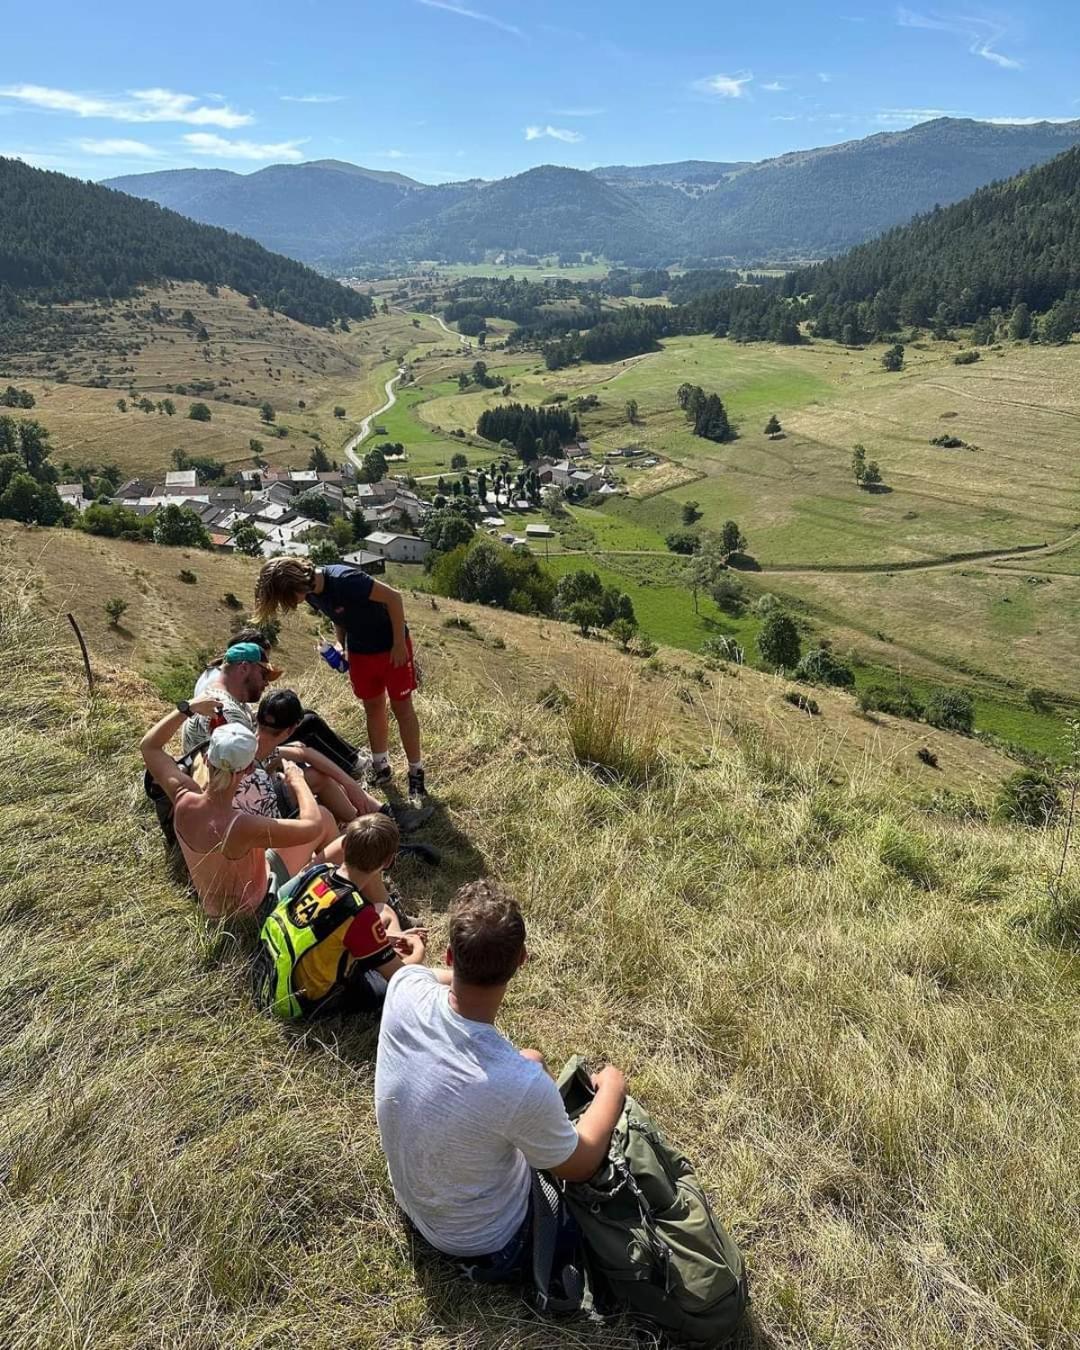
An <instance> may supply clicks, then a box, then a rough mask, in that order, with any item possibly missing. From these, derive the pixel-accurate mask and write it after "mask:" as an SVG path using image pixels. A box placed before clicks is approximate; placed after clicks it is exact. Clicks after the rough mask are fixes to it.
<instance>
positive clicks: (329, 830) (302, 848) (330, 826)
mask: <svg viewBox="0 0 1080 1350" xmlns="http://www.w3.org/2000/svg"><path fill="white" fill-rule="evenodd" d="M319 814H320V816H321V817H322V826H323V827H322V833H321V834H320V835H319V837H318V839H316V840H315V842H314V843H313V844H295V845H294V846H293V847H292V848H279V849H277V850H276V852H277V854H278V856H279V857H280V858H281V860H282V862H283V863H284V864H285V866H286V868H287V869H288V873H289V876H291V877H294V876H296V874H297V872H302V871H303V870H304V868H305V867H307V865H308V864H309V863H310V862H311V861H312V858H313V857H314V859H315V860H316V861H318V862H322V861H323V857H324V854H323V850H324V849H325V848H326V846H327V845H328V844H329V843H330V841H331V840H333V839H336V838H337V833H338V827H337V823H336V822H335V820H334V817H333V816H332V815H331V814H330V812H329V811H328V810H327V809H326V807H325V806H320V807H319Z"/></svg>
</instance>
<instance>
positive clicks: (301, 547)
mask: <svg viewBox="0 0 1080 1350" xmlns="http://www.w3.org/2000/svg"><path fill="white" fill-rule="evenodd" d="M644 454H646V452H643V451H642V450H641V449H640V448H639V447H636V446H635V447H627V448H626V449H623V450H618V451H613V452H610V453H609V454H607V455H606V456H604V460H603V462H600V463H597V462H596V461H595V460H594V459H593V457H592V456H591V454H590V451H589V445H588V442H587V441H579V442H577V443H574V444H572V445H568V446H564V447H563V455H564V458H563V459H560V460H556V459H554V458H553V457H551V456H542V457H541V458H540V459H539V460H537V461H536V463H535V464H534V465H532V466H530V470H529V472H530V474H531V473H535V475H536V479H537V480H539V484H540V486H541V489H542V495H541V497H540V499H539V500H538V499H537V496H536V495H535V494H533V495H531V496H529V495H526V494H525V492H524V491H523V490H520V491H519V490H517V488H516V487H514V486H513V485H511V487H510V488H504V489H499V488H498V487H496V488H494V489H491V488H487V487H486V481H485V475H484V472H483V470H475V471H468V472H464V473H462V474H458V473H454V474H453V477H452V483H453V488H454V489H455V490H456V492H457V493H460V491H461V485H462V483H463V481H465V480H468V482H469V484H470V488H471V490H472V491H473V492H474V493H475V508H474V514H475V515H476V517H477V525H478V528H480V529H482V530H483V531H485V532H486V533H487V534H489V535H491V536H492V537H495V538H498V539H499V540H500V541H501V542H503V543H504V544H506V545H507V546H508V547H511V548H514V549H516V550H519V551H529V550H531V547H532V546H533V545H535V544H537V543H543V542H545V541H547V542H549V543H550V541H552V540H554V539H555V538H556V537H557V536H556V531H555V530H553V529H552V527H551V525H550V524H549V523H547V522H546V521H545V520H544V519H543V518H542V516H541V511H542V510H543V509H550V508H551V507H552V506H555V505H558V504H561V503H562V502H563V501H569V502H575V501H577V502H583V501H586V500H587V499H589V498H597V499H605V498H607V497H611V496H616V495H619V494H621V493H624V492H625V491H626V488H625V486H624V485H623V483H622V481H621V479H620V478H619V476H618V474H617V473H616V471H615V468H614V465H615V464H616V463H625V462H633V463H634V464H635V467H648V466H651V465H654V464H655V463H656V462H657V460H656V459H655V458H654V457H652V456H647V457H646V458H645V459H644V460H643V459H642V458H640V457H641V456H642V455H644ZM397 458H398V460H399V462H400V460H401V459H403V458H404V457H403V456H401V457H397ZM503 463H504V464H505V461H503ZM362 477H363V473H362V471H361V470H358V469H357V467H356V466H355V465H354V464H353V463H352V461H351V460H346V461H345V462H344V463H343V464H342V465H341V466H340V467H335V468H333V469H330V470H326V471H318V470H315V469H292V468H270V467H265V466H264V467H261V468H252V469H243V470H241V471H239V472H237V473H236V474H235V475H234V476H233V478H232V480H231V481H227V480H224V479H221V480H215V481H214V482H205V483H204V482H200V481H199V480H200V473H199V471H198V470H197V469H192V468H188V469H175V470H172V471H170V472H167V473H166V474H165V475H164V481H156V480H152V479H149V478H130V479H128V481H127V482H125V483H122V484H121V485H120V486H119V487H118V488H117V490H116V492H115V494H113V495H112V496H109V497H106V498H103V499H99V502H98V503H97V504H107V505H110V506H122V507H124V508H126V509H127V510H129V511H131V512H133V513H134V514H135V515H137V516H140V517H152V516H154V514H155V513H156V512H158V511H159V510H160V509H161V508H163V507H165V506H170V505H172V506H180V507H183V508H186V509H187V510H189V511H191V512H193V513H194V514H195V515H196V516H197V517H198V518H199V521H200V522H201V523H202V525H203V527H204V528H205V530H206V532H207V534H208V535H209V537H210V541H211V544H212V545H213V547H214V548H215V549H217V550H220V551H222V552H233V551H234V550H235V549H236V548H237V540H236V536H237V533H238V532H239V531H240V530H242V529H243V528H244V527H250V529H251V530H255V531H257V532H258V538H259V549H260V552H261V554H262V556H263V557H265V558H271V557H277V556H280V555H292V556H295V557H307V556H308V555H309V553H310V552H311V550H312V547H313V546H314V545H315V544H316V543H317V542H318V541H319V540H320V539H321V538H325V536H326V527H327V525H328V523H329V522H330V521H332V520H334V519H345V520H351V521H352V522H353V526H354V533H355V534H356V536H357V543H358V547H357V548H356V549H354V550H353V551H351V552H348V553H345V554H344V555H343V561H345V562H347V563H351V564H352V565H353V566H356V567H360V568H363V570H364V571H366V572H369V573H371V574H372V575H377V574H379V573H381V572H383V571H384V569H385V566H386V564H387V563H388V562H391V563H423V562H424V561H425V559H426V558H427V556H428V554H429V553H430V551H431V545H430V543H429V542H428V541H427V540H426V539H425V538H424V537H423V535H424V528H423V527H424V522H425V521H426V520H427V518H428V517H429V516H430V515H431V513H432V512H433V511H434V510H436V509H438V507H440V506H442V505H443V504H444V501H445V498H444V496H443V493H442V489H443V488H444V487H447V486H448V484H447V481H446V480H444V479H443V478H442V477H440V478H439V479H438V487H436V484H435V483H433V482H432V481H431V479H430V478H427V477H425V479H424V480H422V481H421V482H418V481H417V480H416V479H413V478H412V477H410V476H408V475H402V476H401V477H391V476H389V475H387V476H385V477H383V478H381V479H380V480H379V481H378V482H374V483H371V482H362V481H360V480H361V478H362ZM510 478H511V474H510V472H507V473H506V474H505V481H506V482H509V481H510ZM519 482H520V475H519ZM480 487H484V488H485V490H484V500H483V502H480V501H479V500H478V498H479V489H480ZM57 492H58V493H59V496H60V498H61V500H62V501H63V502H64V504H65V505H66V506H69V507H71V508H73V509H74V510H76V511H79V512H80V513H81V512H83V511H85V510H86V509H87V507H89V506H92V505H95V502H94V501H93V500H92V499H90V498H87V497H86V496H85V495H84V490H83V485H82V484H81V483H61V484H58V485H57ZM421 492H430V493H431V496H430V497H427V496H422V495H421ZM456 499H457V498H456V496H455V500H456ZM530 515H532V516H534V517H536V519H532V520H524V518H525V517H527V516H530ZM361 520H362V522H363V528H364V535H363V538H362V539H361V538H360V528H359V527H360V522H361Z"/></svg>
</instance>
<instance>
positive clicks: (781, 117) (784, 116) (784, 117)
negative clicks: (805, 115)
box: [769, 113, 799, 122]
mask: <svg viewBox="0 0 1080 1350" xmlns="http://www.w3.org/2000/svg"><path fill="white" fill-rule="evenodd" d="M798 120H799V115H798V113H777V114H776V116H775V117H770V118H769V121H770V122H797V121H798Z"/></svg>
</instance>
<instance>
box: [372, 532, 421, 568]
mask: <svg viewBox="0 0 1080 1350" xmlns="http://www.w3.org/2000/svg"><path fill="white" fill-rule="evenodd" d="M364 543H365V544H366V545H367V547H368V548H369V549H370V551H371V552H372V553H378V554H379V555H380V556H381V557H383V558H386V559H387V561H388V562H400V563H414V562H423V561H424V559H425V558H426V557H427V555H428V554H429V553H430V552H431V545H430V544H429V543H428V542H427V540H426V539H418V538H417V537H416V535H415V534H391V533H389V532H388V531H386V530H376V531H375V533H374V534H369V535H368V537H367V538H366V539H365V540H364Z"/></svg>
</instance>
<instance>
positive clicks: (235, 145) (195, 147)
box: [183, 131, 304, 164]
mask: <svg viewBox="0 0 1080 1350" xmlns="http://www.w3.org/2000/svg"><path fill="white" fill-rule="evenodd" d="M183 140H184V144H185V145H186V146H187V147H188V148H189V149H190V150H192V151H193V152H194V153H195V154H197V155H206V156H208V157H209V158H211V159H257V160H263V161H270V160H273V161H275V162H278V161H284V162H286V163H288V164H295V163H296V162H297V161H298V160H301V159H303V158H304V156H303V152H302V151H301V150H300V146H302V145H303V144H304V142H303V141H278V142H277V143H276V144H273V145H257V144H256V143H255V142H254V141H230V140H227V139H226V137H224V136H214V135H212V134H210V133H209V132H205V131H193V132H192V133H191V134H190V135H187V136H185V137H184V138H183Z"/></svg>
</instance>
